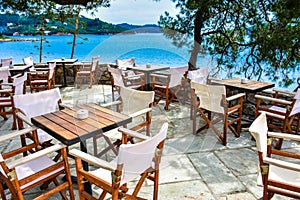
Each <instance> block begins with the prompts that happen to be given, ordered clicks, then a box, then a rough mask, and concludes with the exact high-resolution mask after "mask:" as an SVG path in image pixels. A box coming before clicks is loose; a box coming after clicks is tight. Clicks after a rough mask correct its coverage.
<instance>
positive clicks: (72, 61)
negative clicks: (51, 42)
mask: <svg viewBox="0 0 300 200" xmlns="http://www.w3.org/2000/svg"><path fill="white" fill-rule="evenodd" d="M77 60H78V59H75V58H72V59H69V58H65V59H61V58H60V59H54V60H50V61H48V63H49V62H56V63H69V64H70V63H74V62H76V61H77Z"/></svg>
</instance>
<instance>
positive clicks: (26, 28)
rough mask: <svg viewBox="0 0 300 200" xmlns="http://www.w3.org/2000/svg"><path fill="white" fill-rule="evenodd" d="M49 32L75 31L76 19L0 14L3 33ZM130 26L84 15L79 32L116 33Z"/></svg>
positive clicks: (28, 33) (0, 27)
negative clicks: (46, 18) (63, 19)
mask: <svg viewBox="0 0 300 200" xmlns="http://www.w3.org/2000/svg"><path fill="white" fill-rule="evenodd" d="M41 28H43V30H45V31H46V33H47V34H50V35H53V34H68V33H73V32H74V28H75V19H68V20H66V21H64V22H61V21H55V20H43V21H41V20H39V19H38V17H37V18H33V17H27V16H23V15H17V14H0V33H1V34H2V35H8V36H9V35H14V34H24V35H38V34H40V30H41ZM130 29H131V28H130V27H129V28H125V27H121V26H118V25H113V24H111V23H107V22H103V21H101V20H99V19H98V18H95V19H89V18H86V17H84V16H80V18H79V28H78V33H79V34H116V33H121V32H124V31H130Z"/></svg>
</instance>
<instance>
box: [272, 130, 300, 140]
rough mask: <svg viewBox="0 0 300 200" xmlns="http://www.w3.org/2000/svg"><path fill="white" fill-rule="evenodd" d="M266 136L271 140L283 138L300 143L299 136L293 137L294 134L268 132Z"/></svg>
mask: <svg viewBox="0 0 300 200" xmlns="http://www.w3.org/2000/svg"><path fill="white" fill-rule="evenodd" d="M268 136H269V137H272V138H284V139H289V140H295V141H300V135H294V134H287V133H278V132H268Z"/></svg>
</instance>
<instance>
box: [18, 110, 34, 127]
mask: <svg viewBox="0 0 300 200" xmlns="http://www.w3.org/2000/svg"><path fill="white" fill-rule="evenodd" d="M16 115H17V118H19V119H21V120H22V121H23V122H25V123H26V124H28V125H29V126H33V124H32V123H31V120H30V119H29V118H28V117H27V116H26V115H24V114H23V113H21V112H17V113H16Z"/></svg>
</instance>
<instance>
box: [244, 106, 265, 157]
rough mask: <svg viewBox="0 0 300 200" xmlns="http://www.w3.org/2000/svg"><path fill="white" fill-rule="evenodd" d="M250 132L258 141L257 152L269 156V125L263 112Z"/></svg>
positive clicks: (252, 125) (250, 128)
mask: <svg viewBox="0 0 300 200" xmlns="http://www.w3.org/2000/svg"><path fill="white" fill-rule="evenodd" d="M249 132H250V133H251V135H252V136H253V137H254V138H255V140H256V148H257V151H259V152H261V153H262V154H263V156H266V155H267V134H268V124H267V117H266V113H265V112H262V113H261V114H260V115H259V116H258V117H257V118H256V119H255V120H254V122H253V123H252V124H251V126H250V127H249Z"/></svg>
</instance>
